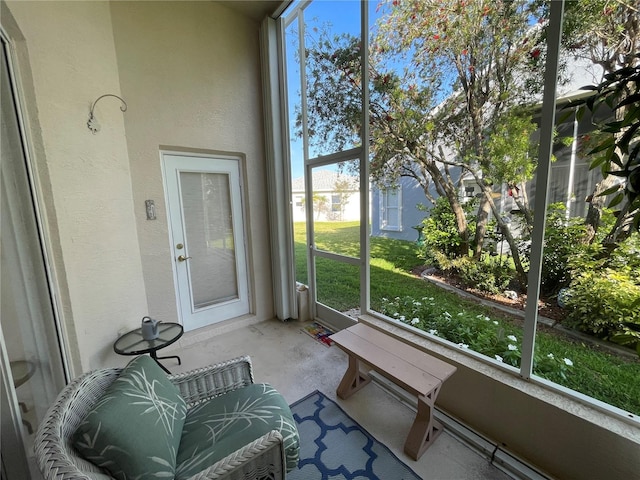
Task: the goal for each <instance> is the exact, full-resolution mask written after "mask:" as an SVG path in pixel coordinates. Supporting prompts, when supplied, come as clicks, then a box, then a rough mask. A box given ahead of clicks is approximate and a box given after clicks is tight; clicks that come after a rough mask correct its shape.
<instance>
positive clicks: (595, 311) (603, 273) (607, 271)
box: [566, 268, 640, 339]
mask: <svg viewBox="0 0 640 480" xmlns="http://www.w3.org/2000/svg"><path fill="white" fill-rule="evenodd" d="M639 299H640V285H638V284H636V283H635V282H634V281H633V280H632V279H631V278H630V275H629V272H625V271H616V270H613V269H611V268H604V269H599V270H588V271H583V272H581V273H580V274H578V275H577V276H576V278H574V280H573V281H572V282H571V295H570V296H568V297H567V300H566V303H567V307H568V308H569V316H568V320H569V321H570V323H571V325H572V326H574V327H575V328H578V329H579V330H581V331H583V332H587V333H590V334H592V335H595V336H597V337H600V338H604V339H612V338H614V337H615V336H616V335H619V334H622V333H623V332H625V329H624V325H625V322H627V323H631V324H637V325H639V326H640V302H639ZM618 338H619V337H618Z"/></svg>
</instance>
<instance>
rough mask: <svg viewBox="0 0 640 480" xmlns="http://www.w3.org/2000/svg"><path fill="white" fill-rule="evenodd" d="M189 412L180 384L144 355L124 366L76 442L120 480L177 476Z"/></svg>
mask: <svg viewBox="0 0 640 480" xmlns="http://www.w3.org/2000/svg"><path fill="white" fill-rule="evenodd" d="M186 411H187V406H186V404H185V401H184V399H183V398H182V397H181V396H180V393H179V392H178V389H177V387H176V386H175V385H173V384H172V383H171V382H170V381H169V379H168V378H167V376H166V375H165V373H164V372H163V371H162V369H161V368H160V367H159V366H158V365H157V364H156V363H155V361H153V360H152V359H151V358H149V357H148V356H146V355H143V356H140V357H136V358H135V359H133V360H132V361H131V362H130V363H129V364H128V365H127V366H126V367H125V368H124V370H122V372H121V373H120V375H119V376H118V378H117V379H116V380H115V381H114V382H113V383H112V384H111V385H110V386H109V388H108V389H107V390H106V391H105V393H104V395H103V396H102V397H101V398H100V400H98V402H97V403H96V405H95V406H94V408H93V409H92V410H91V411H90V412H89V414H88V415H87V417H86V418H85V419H84V420H83V421H82V423H81V424H80V426H79V427H78V429H77V430H76V432H75V433H74V435H73V437H72V442H73V445H74V446H75V447H76V448H77V449H78V451H79V452H80V453H81V454H82V456H84V457H85V458H86V459H87V460H89V461H90V462H92V463H94V464H95V465H98V466H100V467H102V468H105V469H106V470H108V471H109V473H110V474H111V475H112V476H113V477H115V478H117V479H119V480H130V479H136V480H144V479H151V478H153V479H158V478H168V479H172V478H174V476H175V465H176V454H177V451H178V447H179V445H180V435H181V433H182V425H183V424H184V421H185V418H186Z"/></svg>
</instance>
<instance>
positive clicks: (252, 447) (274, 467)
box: [188, 430, 285, 480]
mask: <svg viewBox="0 0 640 480" xmlns="http://www.w3.org/2000/svg"><path fill="white" fill-rule="evenodd" d="M284 465H285V451H284V443H283V440H282V435H280V433H279V432H278V431H276V430H272V431H270V432H269V433H266V434H265V435H263V436H262V437H260V438H258V439H256V440H254V441H253V442H251V443H249V444H247V445H245V446H244V447H242V448H239V449H238V450H236V451H235V452H233V453H230V454H229V455H227V456H226V457H225V458H223V459H222V460H219V461H218V462H216V463H215V464H213V465H212V466H211V467H209V468H207V469H206V470H203V471H202V472H199V473H196V474H195V475H193V476H192V477H189V479H188V480H212V479H222V478H224V479H225V480H248V479H263V478H268V479H273V480H285V471H284V468H283V467H284Z"/></svg>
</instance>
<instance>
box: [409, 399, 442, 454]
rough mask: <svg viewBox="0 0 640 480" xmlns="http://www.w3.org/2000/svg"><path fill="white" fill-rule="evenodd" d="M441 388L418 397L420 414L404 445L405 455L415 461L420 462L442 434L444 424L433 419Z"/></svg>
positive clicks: (417, 415)
mask: <svg viewBox="0 0 640 480" xmlns="http://www.w3.org/2000/svg"><path fill="white" fill-rule="evenodd" d="M439 391H440V387H439V386H438V387H436V388H435V389H434V390H433V391H432V392H431V393H429V394H428V395H426V396H422V395H420V396H418V412H417V413H416V419H415V420H414V421H413V425H412V426H411V430H410V431H409V435H408V436H407V441H406V442H405V444H404V453H406V454H407V455H409V456H410V457H411V458H412V459H413V460H418V459H419V458H420V457H421V456H422V454H423V453H424V452H425V451H426V450H427V448H429V447H430V446H431V444H432V443H433V441H434V440H435V439H436V437H437V436H438V435H440V433H442V428H443V427H442V424H441V423H440V422H438V421H436V420H435V419H434V418H433V408H434V406H435V403H436V397H437V396H438V392H439Z"/></svg>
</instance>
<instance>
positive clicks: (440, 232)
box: [420, 197, 475, 266]
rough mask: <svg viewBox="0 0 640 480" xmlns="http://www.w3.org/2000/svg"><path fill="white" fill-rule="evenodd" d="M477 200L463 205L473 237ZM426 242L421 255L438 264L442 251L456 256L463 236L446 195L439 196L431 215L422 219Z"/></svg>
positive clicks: (447, 254)
mask: <svg viewBox="0 0 640 480" xmlns="http://www.w3.org/2000/svg"><path fill="white" fill-rule="evenodd" d="M474 205H475V202H467V203H465V204H464V205H463V208H464V211H465V215H466V217H467V222H468V228H469V236H470V237H471V238H473V235H474V229H475V221H474V218H473V214H472V211H473V209H474ZM422 224H423V226H424V228H423V230H422V232H423V235H424V243H423V245H422V249H421V252H420V253H421V255H422V256H423V257H424V258H425V259H426V260H427V261H431V262H434V263H435V264H436V265H437V259H436V258H435V257H436V254H437V253H438V252H439V253H442V254H443V255H445V256H446V257H447V258H454V257H455V256H456V254H457V252H458V247H459V246H460V244H461V243H462V238H461V237H460V233H459V232H458V228H457V225H456V218H455V215H454V214H453V211H452V210H451V205H449V201H448V200H447V199H446V198H445V197H438V199H437V200H436V203H435V205H434V206H433V207H432V208H431V209H430V210H429V216H428V217H427V218H425V219H424V220H423V221H422ZM438 266H439V265H438Z"/></svg>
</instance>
